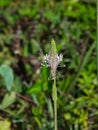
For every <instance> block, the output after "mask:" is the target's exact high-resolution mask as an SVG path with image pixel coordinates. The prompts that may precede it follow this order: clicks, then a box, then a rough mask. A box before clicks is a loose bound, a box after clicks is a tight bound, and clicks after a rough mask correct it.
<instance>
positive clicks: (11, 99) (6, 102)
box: [0, 92, 16, 109]
mask: <svg viewBox="0 0 98 130" xmlns="http://www.w3.org/2000/svg"><path fill="white" fill-rule="evenodd" d="M15 99H16V95H15V92H11V93H10V94H8V93H7V94H6V95H5V96H4V98H3V101H2V104H0V109H5V108H7V107H8V106H10V105H11V104H12V103H14V101H15Z"/></svg>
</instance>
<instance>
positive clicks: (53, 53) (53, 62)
mask: <svg viewBox="0 0 98 130" xmlns="http://www.w3.org/2000/svg"><path fill="white" fill-rule="evenodd" d="M62 58H63V55H62V54H60V55H58V53H57V49H56V44H55V41H54V39H52V41H51V50H50V53H49V54H48V55H47V54H46V55H45V56H44V62H45V63H46V64H47V66H48V67H50V71H51V75H52V78H53V79H54V78H55V77H56V70H57V67H58V65H59V63H60V62H61V61H62Z"/></svg>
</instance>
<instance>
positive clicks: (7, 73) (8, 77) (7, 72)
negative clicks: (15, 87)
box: [0, 64, 14, 91]
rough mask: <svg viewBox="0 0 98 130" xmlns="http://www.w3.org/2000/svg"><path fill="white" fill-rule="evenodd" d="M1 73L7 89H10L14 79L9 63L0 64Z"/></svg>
mask: <svg viewBox="0 0 98 130" xmlns="http://www.w3.org/2000/svg"><path fill="white" fill-rule="evenodd" d="M0 75H1V76H2V77H3V79H4V81H5V85H6V88H7V90H8V91H10V90H11V86H12V82H13V79H14V76H13V71H12V69H11V68H10V67H9V66H8V65H5V64H3V65H2V66H0Z"/></svg>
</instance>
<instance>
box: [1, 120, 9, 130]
mask: <svg viewBox="0 0 98 130" xmlns="http://www.w3.org/2000/svg"><path fill="white" fill-rule="evenodd" d="M10 126H11V123H10V122H9V121H8V120H4V121H0V130H10Z"/></svg>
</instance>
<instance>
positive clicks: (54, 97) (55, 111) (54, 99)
mask: <svg viewBox="0 0 98 130" xmlns="http://www.w3.org/2000/svg"><path fill="white" fill-rule="evenodd" d="M52 93H53V101H54V123H55V124H54V125H55V128H54V130H57V87H56V77H54V80H53V90H52Z"/></svg>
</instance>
